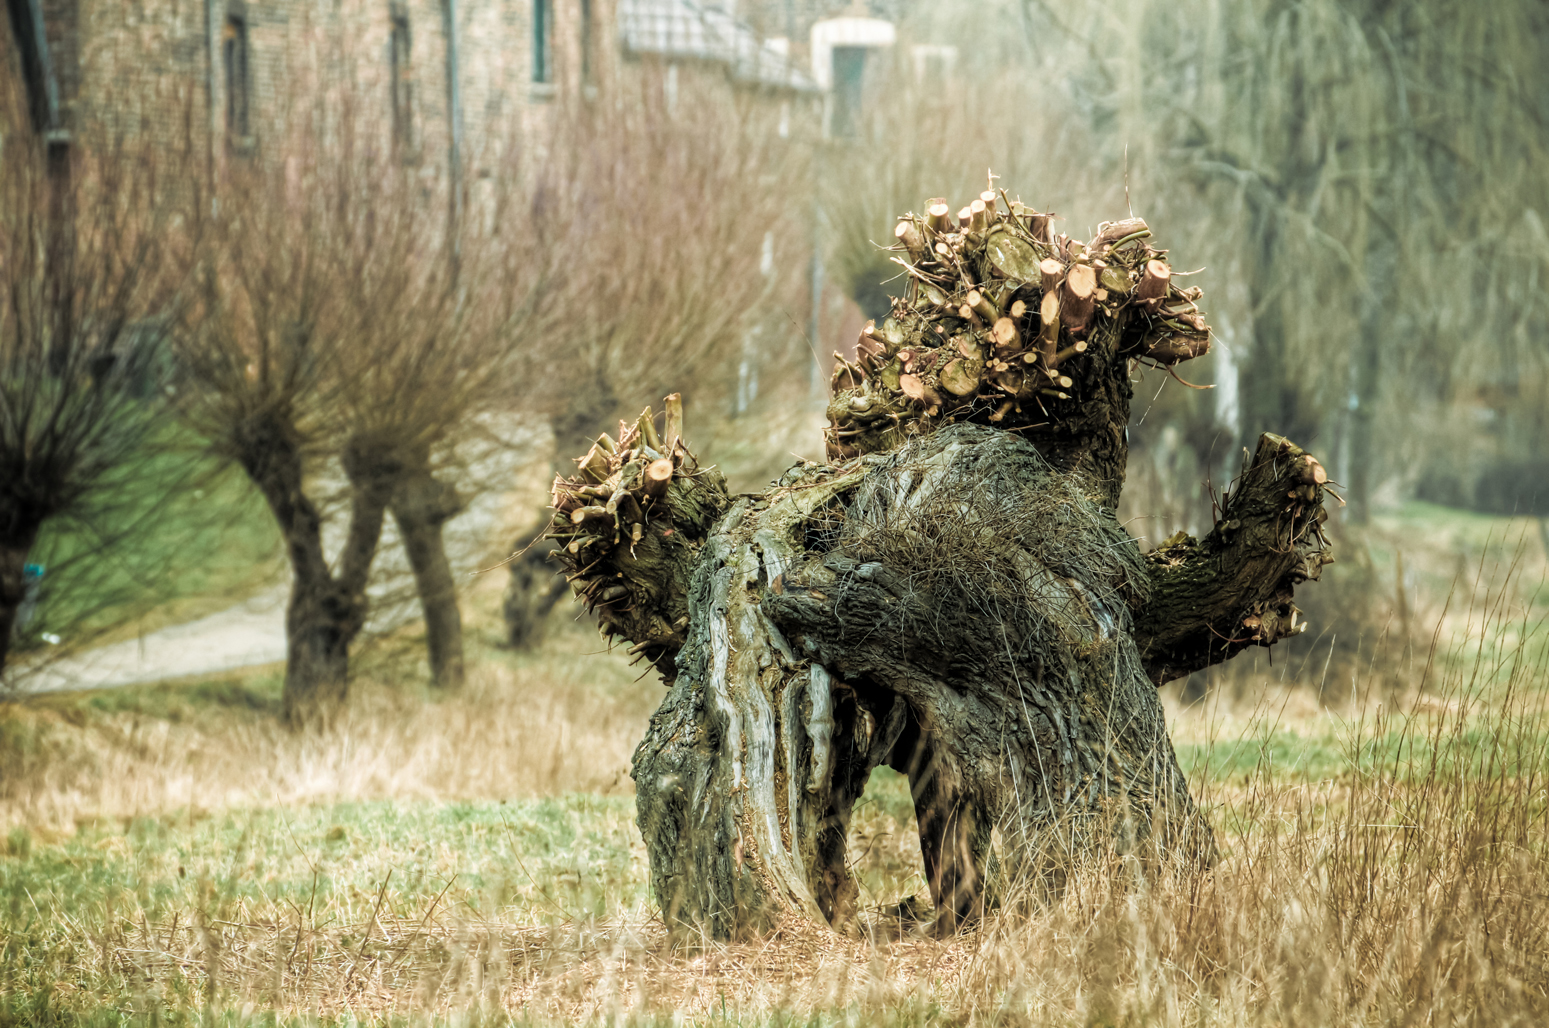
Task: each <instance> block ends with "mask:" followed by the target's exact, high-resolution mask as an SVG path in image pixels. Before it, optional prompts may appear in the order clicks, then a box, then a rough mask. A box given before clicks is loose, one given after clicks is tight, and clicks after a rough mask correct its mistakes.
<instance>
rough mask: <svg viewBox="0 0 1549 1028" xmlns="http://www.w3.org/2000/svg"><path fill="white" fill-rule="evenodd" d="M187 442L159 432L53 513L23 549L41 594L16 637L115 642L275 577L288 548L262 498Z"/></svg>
mask: <svg viewBox="0 0 1549 1028" xmlns="http://www.w3.org/2000/svg"><path fill="white" fill-rule="evenodd" d="M195 447H196V444H195V443H194V442H193V441H192V440H189V439H186V438H182V437H175V438H172V439H170V440H164V441H162V442H161V443H159V444H157V445H156V446H154V447H151V448H148V449H147V450H146V452H144V453H143V454H141V455H140V456H138V457H137V458H136V459H135V460H133V461H131V462H130V464H129V465H128V466H127V467H125V468H123V469H121V470H120V471H119V472H118V473H117V474H116V475H115V481H114V482H113V483H112V484H111V485H110V486H108V487H106V488H105V489H103V490H102V491H101V495H100V496H97V497H96V498H94V499H93V500H92V501H91V502H90V503H89V504H88V505H87V506H86V508H85V509H83V510H80V511H77V512H75V513H73V514H72V515H70V516H66V517H59V518H55V519H53V520H51V521H49V522H48V523H46V524H45V525H44V528H43V532H42V534H41V536H40V537H39V539H38V541H37V543H36V544H35V545H34V546H33V548H32V552H31V553H30V554H29V556H28V561H29V562H30V563H33V564H39V565H42V566H43V567H44V569H45V573H44V576H43V579H42V584H41V589H40V595H39V602H38V605H37V608H36V613H35V616H34V619H33V621H32V622H31V623H30V624H29V625H28V626H27V629H26V631H25V632H24V633H20V635H19V642H20V643H21V648H23V649H36V648H39V647H44V646H46V645H47V643H46V642H45V641H44V640H43V635H44V633H50V634H53V635H57V636H59V637H60V638H61V639H62V640H63V641H64V642H65V643H66V644H81V643H91V644H98V643H103V642H111V641H114V640H117V639H120V638H130V637H132V636H133V635H134V634H135V633H137V632H142V631H153V630H155V629H157V628H161V627H164V626H166V625H172V624H179V623H181V622H184V621H189V620H192V619H194V618H197V617H201V616H203V615H205V614H210V613H214V612H215V611H216V610H218V609H220V608H221V607H224V606H227V605H229V604H231V603H233V602H236V601H239V600H242V599H245V598H247V597H249V596H251V595H253V594H255V593H256V592H258V591H259V590H261V589H263V588H265V587H266V586H269V585H272V584H273V583H275V582H278V581H281V580H282V579H281V577H280V575H281V572H282V570H283V563H284V552H283V549H282V547H281V541H280V537H279V532H278V531H277V530H276V528H275V526H274V521H273V518H272V517H271V516H270V514H269V509H268V507H267V505H266V504H265V503H264V501H263V498H262V497H261V496H260V495H259V494H258V493H257V491H256V490H255V489H254V488H253V486H252V483H251V482H249V481H248V479H247V477H246V476H245V475H244V474H243V473H242V472H241V470H240V469H238V468H236V467H234V466H231V465H227V464H223V463H221V462H218V461H216V460H215V459H213V458H211V457H208V456H205V455H203V454H202V453H200V452H199V451H198V450H197V449H196V448H195Z"/></svg>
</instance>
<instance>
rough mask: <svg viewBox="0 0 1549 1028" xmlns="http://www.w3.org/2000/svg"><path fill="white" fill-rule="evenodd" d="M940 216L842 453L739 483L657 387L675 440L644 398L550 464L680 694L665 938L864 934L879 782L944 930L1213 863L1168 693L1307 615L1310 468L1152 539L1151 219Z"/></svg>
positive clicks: (582, 590)
mask: <svg viewBox="0 0 1549 1028" xmlns="http://www.w3.org/2000/svg"><path fill="white" fill-rule="evenodd" d="M938 207H944V205H941V204H933V205H932V206H931V208H930V210H931V212H932V218H931V219H913V218H910V219H905V221H906V225H905V226H904V227H901V229H900V233H899V236H898V238H899V239H900V241H901V248H902V249H904V250H905V251H906V252H907V254H908V257H909V260H906V261H903V260H901V261H900V263H902V264H904V266H905V267H906V269H907V270H908V271H909V272H910V274H911V275H913V276H914V284H913V285H912V286H911V288H910V291H909V294H908V295H907V296H906V297H904V298H901V299H900V300H898V301H896V302H895V307H894V317H893V318H891V319H889V320H888V322H887V323H886V325H884V326H868V328H867V330H866V332H865V333H863V335H862V339H861V341H860V343H859V344H858V347H857V354H858V357H857V360H856V361H855V362H854V363H850V362H847V361H844V360H842V359H841V362H840V366H839V368H838V369H837V370H836V374H835V380H834V383H833V385H834V398H833V402H832V403H831V404H830V407H829V414H830V418H831V420H832V422H833V427H832V428H831V430H830V442H829V452H830V457H831V458H833V459H831V460H830V461H829V462H827V463H803V464H801V465H798V466H797V467H795V468H793V469H791V471H789V472H788V473H787V474H786V476H785V477H784V478H783V479H782V480H781V481H780V482H779V483H777V485H776V486H775V488H773V489H772V490H770V491H769V492H767V493H765V494H763V495H761V496H741V497H736V498H733V497H730V496H728V495H727V494H726V492H725V489H724V486H722V485H721V483H720V480H719V478H718V476H715V475H712V474H708V473H706V472H705V471H700V470H697V468H698V465H697V462H695V461H694V459H693V458H692V456H691V455H689V454H688V452H687V450H686V448H685V447H683V445H682V443H681V438H680V436H681V414H680V412H679V411H678V408H677V406H676V403H675V398H669V404H668V416H667V427H666V430H665V431H662V432H657V430H656V428H655V423H654V421H653V420H652V418H651V416H650V411H649V410H647V411H646V413H645V414H644V415H642V417H641V419H640V421H639V422H638V423H637V424H636V425H634V426H629V425H622V426H620V434H619V438H618V439H617V440H614V439H612V438H611V437H608V436H603V437H601V438H599V440H598V442H597V444H596V445H595V446H594V447H593V448H592V450H591V451H589V452H588V454H587V455H586V456H585V457H583V458H581V459H580V460H579V462H578V463H579V465H580V468H579V471H578V474H577V475H576V476H574V477H572V478H570V479H558V480H556V483H555V490H554V498H555V507H556V510H557V513H556V514H555V517H554V521H553V528H552V529H551V534H552V535H553V536H554V537H555V538H556V539H557V540H558V541H559V542H560V543H561V544H562V545H563V547H564V548H563V549H562V551H561V553H562V554H563V560H564V562H565V563H566V565H567V567H568V569H569V570H570V571H571V573H572V576H573V578H572V584H573V585H574V586H575V588H576V589H577V591H578V593H579V594H580V596H581V597H582V599H583V600H585V601H586V602H587V603H588V605H589V606H591V607H592V608H593V609H594V610H596V611H597V613H598V616H599V621H600V623H601V625H602V627H603V630H604V631H605V632H607V633H609V634H610V635H620V636H623V637H625V638H627V639H630V640H632V641H633V642H634V643H635V644H636V645H635V651H634V652H638V653H639V654H640V655H641V656H642V657H644V658H646V659H649V660H650V661H652V662H653V663H654V664H655V666H656V667H657V668H658V669H659V670H660V671H661V673H662V675H663V677H664V679H665V680H666V681H667V684H668V693H667V696H666V698H665V700H664V701H663V703H662V706H661V708H660V709H659V710H658V711H657V712H656V714H655V715H654V716H653V718H652V720H651V724H650V728H649V730H648V732H647V734H646V737H645V739H644V740H643V741H642V742H641V744H640V746H639V748H638V750H637V751H636V754H635V759H634V770H633V773H634V778H635V783H636V795H637V803H638V820H639V826H640V829H641V831H642V833H643V835H644V837H645V841H646V844H647V849H648V853H649V856H650V862H651V884H652V889H653V892H654V894H655V896H656V898H657V900H658V902H659V903H660V904H661V908H662V912H663V915H664V917H665V918H666V920H667V921H668V923H669V924H670V925H673V926H675V927H677V928H680V929H683V930H687V931H695V932H708V933H710V934H712V935H716V936H732V935H738V934H743V933H748V932H756V931H759V930H762V929H765V928H768V927H769V926H771V925H773V924H774V923H775V922H776V921H778V920H779V919H780V918H783V917H786V916H789V915H791V914H793V913H794V914H796V915H798V916H800V915H805V916H808V917H811V918H813V919H818V918H821V919H823V920H826V921H827V922H829V923H830V924H832V925H834V926H836V927H838V928H844V927H845V926H847V925H849V924H851V923H852V922H853V921H854V919H855V918H856V916H857V913H858V911H857V909H856V905H857V898H858V889H857V886H856V884H855V882H854V880H853V878H852V876H851V875H850V873H849V871H848V870H847V867H846V856H847V854H846V837H847V834H848V828H849V820H850V815H851V812H852V810H853V809H854V806H855V803H856V801H857V799H859V797H860V795H861V793H862V791H863V790H864V788H865V785H866V782H867V780H868V778H869V776H870V774H871V772H872V771H873V770H875V769H876V768H877V767H879V766H882V765H884V764H886V765H888V766H890V767H892V768H894V769H896V770H898V771H900V772H902V773H904V774H905V775H907V776H908V778H909V781H910V785H911V789H912V793H913V797H914V803H915V810H916V815H917V819H918V823H919V831H920V846H921V856H922V860H923V864H924V869H925V876H926V880H927V881H928V883H929V887H930V892H931V899H932V902H933V903H934V905H935V908H936V913H935V917H934V929H935V930H936V931H938V932H948V931H954V930H957V929H958V928H959V927H961V926H962V925H964V924H965V923H970V922H972V921H973V920H975V919H976V918H977V917H979V916H980V915H981V914H982V912H983V911H984V909H985V908H986V905H987V904H990V903H993V902H996V901H997V899H998V898H1005V897H1010V896H1023V897H1029V896H1030V897H1033V898H1036V897H1039V896H1048V895H1050V894H1052V893H1057V892H1058V890H1059V889H1061V888H1062V886H1063V883H1064V881H1065V879H1066V878H1067V877H1068V875H1069V874H1070V873H1071V872H1072V870H1073V869H1075V868H1076V867H1079V866H1081V865H1083V864H1085V863H1087V862H1089V861H1093V860H1098V861H1104V860H1112V859H1113V858H1115V857H1126V858H1127V857H1131V856H1132V857H1134V858H1137V861H1138V863H1133V862H1132V866H1134V867H1138V868H1141V869H1150V870H1151V871H1159V870H1162V869H1165V868H1171V869H1173V870H1178V871H1185V872H1188V871H1197V870H1199V869H1202V868H1204V867H1208V866H1209V865H1210V864H1211V863H1212V862H1213V861H1214V860H1215V857H1216V849H1215V844H1214V840H1213V837H1212V834H1211V831H1210V827H1209V825H1208V824H1206V822H1205V820H1204V818H1203V817H1202V816H1201V814H1200V812H1199V810H1198V809H1197V808H1196V806H1195V804H1194V802H1193V800H1192V798H1191V797H1190V795H1189V791H1188V787H1187V783H1186V781H1185V779H1184V775H1183V773H1182V771H1181V770H1180V768H1179V766H1178V762H1177V759H1176V756H1175V754H1174V752H1173V747H1172V744H1171V741H1170V739H1169V738H1168V735H1167V730H1166V725H1165V722H1164V719H1163V714H1162V707H1161V704H1160V702H1159V700H1158V698H1157V695H1156V688H1155V686H1156V685H1157V684H1160V683H1162V682H1165V681H1167V680H1170V679H1172V678H1176V677H1179V676H1181V675H1186V674H1188V673H1189V672H1191V671H1194V670H1198V669H1201V668H1204V667H1207V666H1209V665H1211V664H1214V663H1217V662H1219V661H1221V660H1225V659H1227V658H1228V657H1230V656H1232V655H1233V654H1235V653H1236V652H1238V651H1239V650H1241V649H1242V648H1244V647H1245V646H1248V645H1255V644H1257V645H1270V644H1272V643H1273V642H1274V641H1275V640H1276V639H1278V638H1281V637H1283V636H1285V635H1288V634H1292V633H1294V632H1295V631H1297V630H1298V613H1297V611H1296V610H1295V608H1294V606H1293V605H1292V603H1291V589H1292V587H1293V586H1294V585H1295V584H1297V583H1298V582H1300V581H1302V580H1305V579H1308V578H1316V577H1317V575H1318V572H1319V571H1320V570H1321V568H1322V565H1323V564H1324V563H1325V562H1326V561H1327V560H1328V559H1329V558H1328V557H1327V554H1326V546H1325V544H1324V541H1323V537H1322V534H1321V531H1320V524H1321V521H1322V519H1323V516H1324V512H1323V507H1322V500H1323V481H1324V476H1323V471H1322V468H1321V466H1319V465H1318V463H1317V461H1316V460H1314V459H1313V458H1311V457H1310V456H1309V455H1307V454H1304V453H1303V452H1302V451H1301V450H1300V449H1298V448H1297V447H1296V446H1294V445H1293V444H1291V443H1290V442H1288V441H1286V440H1283V439H1281V438H1279V437H1276V436H1270V435H1266V436H1264V437H1263V438H1262V439H1261V440H1260V443H1259V446H1258V450H1257V453H1256V454H1255V456H1254V457H1253V459H1252V460H1251V461H1250V462H1249V463H1248V465H1247V466H1246V467H1245V468H1244V470H1243V473H1242V475H1241V477H1240V478H1239V480H1238V481H1237V483H1236V484H1235V486H1234V488H1233V489H1232V491H1231V492H1230V493H1229V494H1228V495H1227V496H1226V497H1225V499H1224V501H1223V507H1222V510H1221V515H1220V520H1219V522H1218V524H1217V525H1216V527H1215V529H1214V530H1213V531H1212V532H1211V533H1210V534H1209V535H1208V536H1207V537H1206V538H1205V539H1204V540H1203V541H1195V540H1193V539H1189V538H1187V537H1183V536H1179V537H1175V538H1174V539H1171V540H1168V542H1167V543H1166V544H1165V545H1164V546H1163V547H1161V548H1159V549H1158V550H1157V551H1155V552H1153V553H1151V554H1142V553H1141V552H1140V549H1139V547H1138V545H1137V543H1136V542H1135V540H1133V539H1132V538H1131V537H1130V536H1129V535H1128V534H1127V533H1126V532H1125V531H1124V529H1123V528H1122V526H1120V525H1119V524H1118V522H1117V520H1116V519H1115V516H1114V509H1115V507H1116V505H1117V501H1118V497H1119V491H1120V489H1121V487H1122V483H1123V478H1124V466H1125V461H1126V459H1127V449H1126V440H1125V426H1126V425H1127V423H1128V419H1129V402H1130V395H1131V387H1130V373H1131V370H1132V368H1133V367H1134V364H1135V363H1136V362H1137V361H1144V362H1146V363H1151V364H1156V365H1160V366H1167V367H1170V366H1171V365H1172V364H1175V363H1177V362H1179V361H1181V360H1186V359H1188V358H1189V357H1193V356H1197V355H1199V354H1200V353H1202V352H1204V351H1205V349H1206V348H1207V346H1208V328H1206V327H1205V325H1204V321H1203V319H1202V318H1201V317H1199V315H1198V313H1197V308H1195V307H1193V300H1195V299H1197V297H1198V292H1197V291H1194V290H1188V291H1180V290H1178V289H1177V287H1176V286H1173V285H1171V284H1170V283H1169V274H1168V269H1167V267H1166V265H1165V263H1163V262H1162V260H1161V258H1162V256H1163V254H1162V252H1161V251H1156V250H1154V249H1152V248H1151V247H1150V246H1149V245H1148V244H1145V243H1144V242H1143V241H1144V239H1145V238H1147V237H1148V236H1149V230H1148V229H1147V228H1146V226H1145V223H1144V222H1141V221H1139V220H1138V219H1133V220H1131V221H1128V222H1119V223H1115V224H1113V225H1107V224H1105V225H1104V226H1102V227H1101V228H1100V230H1099V234H1098V237H1097V238H1095V239H1094V240H1092V241H1091V242H1090V243H1087V244H1075V243H1073V242H1072V241H1070V240H1068V239H1066V238H1065V237H1063V236H1055V235H1053V234H1052V233H1051V231H1050V230H1049V228H1048V220H1047V218H1046V216H1043V215H1038V214H1036V212H1031V211H1028V210H1027V209H1026V208H1022V207H1021V205H1020V204H1008V207H1009V211H1008V213H1007V214H1006V215H1004V216H1002V215H998V214H994V213H991V214H989V215H988V216H986V214H985V212H982V211H979V210H978V209H973V210H969V209H965V211H964V212H963V215H962V220H961V221H960V222H958V223H956V224H953V223H951V222H942V221H940V219H939V217H937V216H936V211H937V208H938ZM932 241H934V242H935V245H934V247H933V248H932V247H929V246H928V245H927V244H929V243H931V242H932ZM932 255H934V256H932ZM663 482H666V483H667V485H666V486H665V488H664V487H663V485H662V483H663Z"/></svg>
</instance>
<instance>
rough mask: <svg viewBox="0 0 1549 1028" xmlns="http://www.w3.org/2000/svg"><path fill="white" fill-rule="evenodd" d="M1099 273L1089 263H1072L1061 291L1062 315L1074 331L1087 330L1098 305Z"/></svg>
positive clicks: (1067, 325)
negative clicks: (1093, 311)
mask: <svg viewBox="0 0 1549 1028" xmlns="http://www.w3.org/2000/svg"><path fill="white" fill-rule="evenodd" d="M1096 293H1097V273H1096V272H1095V271H1093V270H1092V268H1091V266H1090V265H1087V264H1072V265H1071V266H1070V270H1069V271H1068V272H1066V274H1065V283H1064V285H1063V286H1062V288H1061V293H1060V317H1061V319H1063V320H1064V322H1065V325H1066V327H1068V328H1069V329H1070V330H1071V331H1072V332H1082V331H1085V330H1086V327H1087V324H1088V323H1089V322H1090V321H1091V320H1092V310H1093V308H1094V306H1095V305H1096V295H1095V294H1096Z"/></svg>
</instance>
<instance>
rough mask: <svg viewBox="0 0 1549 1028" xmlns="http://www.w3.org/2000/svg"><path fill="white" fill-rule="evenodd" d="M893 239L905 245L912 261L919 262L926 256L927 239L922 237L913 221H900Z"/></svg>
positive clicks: (894, 230) (894, 231)
mask: <svg viewBox="0 0 1549 1028" xmlns="http://www.w3.org/2000/svg"><path fill="white" fill-rule="evenodd" d="M893 238H895V239H897V240H898V241H899V242H900V243H902V244H903V247H904V250H905V251H906V252H907V253H908V254H909V259H910V260H912V261H918V260H919V259H920V258H921V257H922V256H923V255H924V254H925V238H924V237H923V236H922V235H920V230H919V229H918V228H916V227H915V224H914V221H913V219H908V220H904V221H900V222H899V223H898V225H897V226H896V227H895V228H894V229H893Z"/></svg>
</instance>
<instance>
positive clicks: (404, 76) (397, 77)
mask: <svg viewBox="0 0 1549 1028" xmlns="http://www.w3.org/2000/svg"><path fill="white" fill-rule="evenodd" d="M390 17H391V25H392V32H391V35H390V37H389V39H388V50H387V61H388V70H389V74H390V78H391V81H390V88H391V89H392V102H393V142H394V143H395V144H397V146H398V149H399V152H400V153H401V154H403V155H404V156H409V155H411V154H412V153H413V151H414V65H413V63H412V60H411V56H412V51H411V47H412V44H413V39H412V37H411V36H410V35H409V12H408V11H407V10H406V9H405V8H404V6H403V5H402V4H393V6H392V9H391V13H390Z"/></svg>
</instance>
